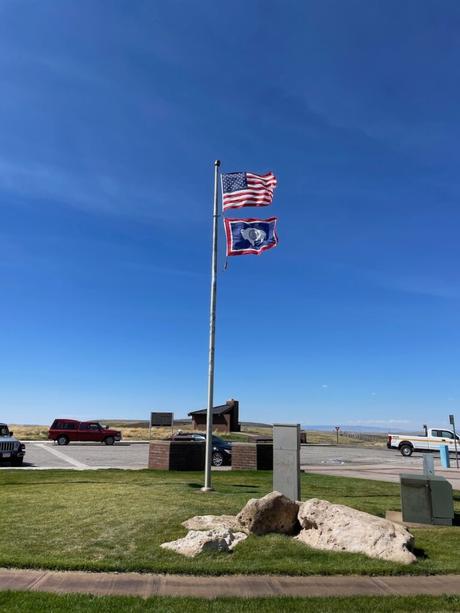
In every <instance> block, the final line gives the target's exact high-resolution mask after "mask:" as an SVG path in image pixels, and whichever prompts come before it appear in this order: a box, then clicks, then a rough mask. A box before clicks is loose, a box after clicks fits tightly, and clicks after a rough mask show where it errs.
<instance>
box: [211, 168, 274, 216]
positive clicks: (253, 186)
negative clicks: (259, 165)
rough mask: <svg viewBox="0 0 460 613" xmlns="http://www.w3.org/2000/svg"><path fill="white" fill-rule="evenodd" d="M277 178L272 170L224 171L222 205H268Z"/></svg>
mask: <svg viewBox="0 0 460 613" xmlns="http://www.w3.org/2000/svg"><path fill="white" fill-rule="evenodd" d="M276 184H277V180H276V177H275V175H274V174H273V173H272V172H268V173H267V174H265V175H256V174H254V173H253V172H228V173H222V205H223V209H224V211H225V210H226V209H240V208H241V207H243V206H268V205H269V204H271V203H272V200H273V190H274V189H275V187H276Z"/></svg>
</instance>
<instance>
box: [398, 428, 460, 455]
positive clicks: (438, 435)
mask: <svg viewBox="0 0 460 613" xmlns="http://www.w3.org/2000/svg"><path fill="white" fill-rule="evenodd" d="M456 438H457V448H458V450H459V451H460V439H459V437H458V434H457V436H456ZM440 445H447V446H448V447H449V451H450V452H454V451H455V437H454V433H453V431H452V430H447V429H446V428H428V429H427V430H426V434H424V435H412V434H389V435H388V441H387V447H388V449H399V451H400V452H401V453H402V455H403V456H406V457H409V456H411V455H412V453H413V452H414V451H439V447H440Z"/></svg>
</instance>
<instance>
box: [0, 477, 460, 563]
mask: <svg viewBox="0 0 460 613" xmlns="http://www.w3.org/2000/svg"><path fill="white" fill-rule="evenodd" d="M213 478H214V486H215V488H216V492H214V493H211V494H203V493H201V492H200V487H201V485H202V474H201V473H172V472H158V471H148V470H141V471H123V470H105V471H81V472H80V471H64V470H60V471H21V470H15V471H1V472H0V492H1V493H0V500H1V504H0V525H1V528H2V529H1V538H0V566H16V567H40V568H57V569H87V570H112V571H116V570H118V571H119V570H137V571H151V572H170V573H195V574H222V573H285V574H399V573H411V574H424V573H425V574H429V573H458V572H460V555H459V551H460V529H459V528H458V527H457V528H430V529H422V530H414V534H415V537H416V545H417V548H418V550H419V551H418V554H419V555H420V561H419V562H418V563H417V564H415V565H412V566H400V565H398V564H394V563H391V562H384V561H379V560H372V559H369V558H367V557H365V556H362V555H358V554H346V553H331V552H322V551H315V550H312V549H309V548H308V547H306V546H305V545H303V544H301V543H298V542H296V541H294V540H293V539H291V538H288V537H286V536H283V535H278V534H271V535H267V536H264V537H255V536H251V537H249V538H248V539H247V540H246V541H245V542H244V543H241V544H240V545H239V546H238V547H237V548H236V550H235V551H234V552H233V553H232V554H218V553H214V554H206V553H203V554H201V555H200V556H198V557H196V558H195V559H187V558H184V557H182V556H180V555H178V554H176V553H174V552H171V551H166V550H163V549H161V548H160V547H159V545H160V543H162V542H164V541H169V540H173V539H176V538H179V537H181V536H184V535H185V534H186V530H185V529H184V528H183V527H182V526H181V525H180V524H181V522H182V521H184V520H185V519H187V518H188V517H191V516H193V515H202V514H220V513H237V512H238V511H239V510H240V509H241V507H242V506H243V505H244V504H245V502H246V501H247V500H248V499H249V498H252V497H260V496H263V495H264V494H266V493H268V492H269V491H271V489H272V487H271V478H272V474H271V472H258V473H257V472H236V471H235V472H230V471H229V472H220V473H214V477H213ZM311 497H318V498H325V499H326V500H330V501H332V502H338V503H342V504H346V505H349V506H351V507H354V508H357V509H361V510H363V511H367V512H369V513H374V514H376V515H379V516H384V514H385V511H386V510H387V509H393V510H395V509H399V508H400V501H399V486H398V485H397V484H391V483H383V482H378V481H365V480H361V479H347V478H342V477H328V476H318V475H303V476H302V498H303V499H307V498H311ZM455 504H456V510H457V512H460V496H459V494H458V492H457V493H456V500H455Z"/></svg>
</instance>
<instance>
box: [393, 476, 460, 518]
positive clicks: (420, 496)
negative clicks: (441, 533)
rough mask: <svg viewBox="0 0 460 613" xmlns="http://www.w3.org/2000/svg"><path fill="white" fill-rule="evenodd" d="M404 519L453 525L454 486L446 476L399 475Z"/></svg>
mask: <svg viewBox="0 0 460 613" xmlns="http://www.w3.org/2000/svg"><path fill="white" fill-rule="evenodd" d="M399 479H400V482H401V509H402V519H403V521H407V522H413V523H418V524H439V525H443V526H451V525H452V520H453V519H454V500H453V495H452V486H451V484H450V483H449V481H447V479H446V478H445V477H434V476H433V477H431V476H427V475H411V474H402V475H399Z"/></svg>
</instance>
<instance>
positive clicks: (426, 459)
mask: <svg viewBox="0 0 460 613" xmlns="http://www.w3.org/2000/svg"><path fill="white" fill-rule="evenodd" d="M423 474H424V475H425V476H426V477H434V455H433V454H432V453H427V454H426V455H424V456H423Z"/></svg>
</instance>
